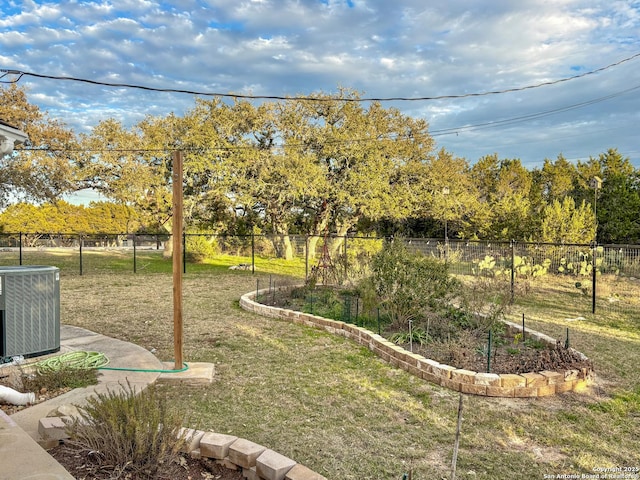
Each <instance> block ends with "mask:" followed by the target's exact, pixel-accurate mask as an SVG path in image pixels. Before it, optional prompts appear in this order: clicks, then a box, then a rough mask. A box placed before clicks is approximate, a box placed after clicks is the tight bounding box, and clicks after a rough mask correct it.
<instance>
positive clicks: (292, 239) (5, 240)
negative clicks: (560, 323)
mask: <svg viewBox="0 0 640 480" xmlns="http://www.w3.org/2000/svg"><path fill="white" fill-rule="evenodd" d="M172 241H173V239H172V236H171V235H169V234H166V233H150V234H127V233H101V234H93V235H79V234H67V233H0V265H34V264H42V263H46V264H53V265H56V266H58V267H59V268H60V269H61V271H62V272H63V273H67V274H80V275H84V274H86V273H89V272H100V271H105V270H107V271H109V270H110V269H112V270H119V271H122V270H123V269H125V270H126V269H129V270H130V271H133V272H135V273H143V272H145V271H149V268H147V266H148V264H149V263H150V262H151V260H150V259H151V258H160V259H161V253H166V252H167V251H168V250H170V249H171V246H172ZM181 241H182V244H183V255H184V258H183V260H184V262H183V263H184V270H185V272H187V271H194V272H196V271H201V270H203V268H200V267H199V266H198V267H196V264H197V259H198V255H197V254H199V253H202V251H203V248H204V247H206V248H204V249H205V250H206V252H205V253H209V254H210V253H212V252H214V253H215V254H217V255H226V256H230V257H237V259H236V260H237V261H238V262H239V263H238V267H240V268H242V269H247V270H251V271H252V272H255V268H256V258H257V257H258V258H286V259H288V260H290V261H292V262H298V264H300V265H303V266H304V275H305V277H309V276H310V275H316V276H318V277H319V279H320V280H326V279H327V276H328V275H332V276H333V277H332V278H342V279H345V278H359V277H362V276H364V275H366V273H367V265H368V260H369V259H371V258H372V257H373V255H375V253H376V252H377V251H379V250H380V249H381V248H382V246H383V240H382V239H379V238H370V237H361V236H310V235H289V236H283V235H245V236H229V235H215V234H209V233H202V234H184V235H183V236H182V239H181ZM404 241H405V242H406V245H407V247H408V248H409V249H410V250H412V251H415V252H421V253H422V254H424V255H428V256H431V257H434V258H438V259H441V260H442V261H445V262H447V264H448V265H449V269H450V272H451V273H453V274H455V275H458V276H460V277H465V276H483V277H491V278H495V277H498V278H502V279H504V280H505V285H507V286H508V287H507V288H509V289H510V293H511V297H512V299H513V296H514V295H515V293H516V292H517V290H518V287H519V286H524V287H526V288H528V289H531V288H549V285H560V286H561V287H562V288H564V289H565V291H566V294H567V295H570V296H575V295H577V296H579V297H580V298H581V301H582V302H583V303H584V305H585V308H584V310H585V312H587V311H589V310H590V311H591V312H592V313H595V311H596V309H597V308H606V309H609V310H611V309H614V310H615V309H617V310H620V311H634V310H635V309H637V308H640V304H639V301H640V283H638V282H639V281H638V280H637V279H638V278H640V245H595V244H549V243H526V242H496V241H461V240H450V239H449V240H446V241H445V240H444V239H442V238H439V239H438V238H406V239H404ZM203 246H204V247H203ZM102 252H107V253H110V254H111V255H104V254H102V255H100V253H102ZM109 262H111V263H112V265H109ZM116 267H117V268H116ZM541 278H544V279H546V280H545V281H540V280H539V279H541Z"/></svg>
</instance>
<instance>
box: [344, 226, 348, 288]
mask: <svg viewBox="0 0 640 480" xmlns="http://www.w3.org/2000/svg"><path fill="white" fill-rule="evenodd" d="M347 278H349V259H348V257H347V236H346V235H345V236H344V279H345V281H346V280H347Z"/></svg>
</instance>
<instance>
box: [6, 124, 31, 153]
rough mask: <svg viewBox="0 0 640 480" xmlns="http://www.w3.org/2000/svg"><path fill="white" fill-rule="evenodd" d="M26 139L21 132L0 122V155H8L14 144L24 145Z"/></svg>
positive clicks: (24, 134)
mask: <svg viewBox="0 0 640 480" xmlns="http://www.w3.org/2000/svg"><path fill="white" fill-rule="evenodd" d="M28 138H29V137H27V134H26V133H24V132H23V131H22V130H19V129H17V128H16V127H12V126H11V125H9V124H8V123H4V122H2V121H0V155H8V154H10V153H11V152H13V147H14V146H15V145H16V144H19V143H25V142H26V141H27V140H28Z"/></svg>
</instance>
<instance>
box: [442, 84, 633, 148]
mask: <svg viewBox="0 0 640 480" xmlns="http://www.w3.org/2000/svg"><path fill="white" fill-rule="evenodd" d="M638 89H640V85H636V86H635V87H631V88H628V89H626V90H622V91H620V92H616V93H612V94H610V95H606V96H604V97H598V98H594V99H592V100H586V101H584V102H580V103H574V104H572V105H567V106H564V107H559V108H554V109H552V110H545V111H542V112H537V113H530V114H527V115H521V116H518V117H511V118H505V119H502V120H495V121H490V122H484V123H476V124H472V125H464V126H461V127H450V128H442V129H437V130H431V131H430V133H431V136H432V137H439V136H443V135H451V134H454V133H455V134H457V133H459V132H463V131H471V130H481V129H486V128H494V127H503V126H506V125H512V124H515V123H521V122H526V121H529V120H535V119H538V118H543V117H547V116H549V115H555V114H558V113H563V112H568V111H570V110H575V109H578V108H582V107H588V106H591V105H594V104H596V103H600V102H604V101H607V100H611V99H612V98H616V97H619V96H621V95H625V94H627V93H629V92H633V91H634V90H638Z"/></svg>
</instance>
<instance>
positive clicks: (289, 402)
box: [61, 257, 640, 480]
mask: <svg viewBox="0 0 640 480" xmlns="http://www.w3.org/2000/svg"><path fill="white" fill-rule="evenodd" d="M154 258H155V257H154ZM154 261H155V262H157V261H158V260H154V259H150V260H149V261H148V264H147V265H148V266H147V267H146V268H147V270H146V271H148V272H152V271H154V272H158V273H149V274H145V275H140V274H137V275H135V274H133V273H130V272H131V271H132V268H131V270H129V268H128V267H127V268H122V269H118V268H112V267H111V268H109V269H104V270H102V271H101V270H100V269H99V268H97V265H98V263H96V268H94V270H93V273H92V274H91V275H83V276H79V275H76V274H65V273H64V271H63V275H62V279H61V291H62V294H61V296H62V306H61V315H62V321H63V322H64V323H68V324H72V325H78V326H81V327H85V328H88V329H91V330H93V331H97V332H100V333H103V334H105V335H109V336H112V337H116V338H121V339H125V340H129V341H131V342H134V343H137V344H139V345H142V346H144V347H146V348H149V349H152V348H154V349H156V350H157V355H158V356H159V357H160V358H161V359H162V360H172V359H173V337H172V335H173V323H172V321H173V320H172V298H171V293H172V283H171V275H169V274H168V273H162V272H166V270H164V268H165V267H162V269H161V268H160V267H159V266H158V264H156V263H154ZM240 262H244V260H242V259H238V258H237V257H232V258H229V259H226V260H225V259H221V260H219V261H217V264H216V265H210V266H203V267H199V271H198V272H196V270H195V268H194V269H191V268H188V272H189V273H187V274H186V275H185V277H184V281H183V282H184V330H185V338H184V357H185V360H186V361H187V362H189V361H204V362H213V363H214V364H215V366H216V378H215V381H214V383H213V384H212V385H211V386H208V387H198V388H184V387H180V388H170V387H167V394H168V395H169V396H170V398H171V400H172V402H173V404H174V405H175V408H178V409H181V410H184V411H185V412H186V413H188V415H189V417H190V418H189V422H188V423H189V424H190V426H195V427H198V428H201V429H207V430H209V429H210V430H213V431H216V432H220V433H228V434H233V435H237V436H240V437H244V438H247V439H250V440H252V441H255V442H258V443H260V444H262V445H265V446H267V447H269V448H272V449H274V450H276V451H278V452H280V453H282V454H284V455H287V456H289V457H291V458H293V459H294V460H296V461H298V462H300V463H303V464H305V465H307V466H309V467H310V468H311V469H313V470H315V471H318V472H319V473H322V474H323V475H325V476H326V477H327V478H329V479H353V480H356V479H357V480H365V479H385V480H387V479H398V480H399V479H401V478H402V477H403V474H405V473H408V472H409V471H412V473H413V477H412V478H413V479H414V480H417V479H434V478H450V464H451V455H452V450H453V443H454V436H455V428H456V419H457V406H458V394H457V393H455V392H451V391H448V390H446V389H443V388H441V387H439V386H435V385H432V384H430V383H427V382H424V381H422V380H420V379H417V378H414V377H412V376H411V375H409V374H407V373H405V372H403V371H401V370H398V369H396V368H393V367H392V366H390V365H387V364H385V363H384V362H382V361H381V360H379V359H378V358H377V357H375V356H373V355H372V354H371V353H370V352H369V351H368V350H367V349H365V348H362V347H360V346H358V345H356V344H354V343H352V342H350V341H348V340H345V339H344V338H341V337H336V336H333V335H331V334H328V333H325V332H322V331H319V330H315V329H311V328H307V327H302V326H298V325H293V324H289V323H286V322H282V321H277V320H273V319H269V318H263V317H259V316H256V315H253V314H250V313H248V312H245V311H243V310H241V309H240V308H239V306H238V299H239V297H240V295H241V294H243V293H246V292H248V291H253V290H254V289H255V288H256V283H257V281H258V282H260V285H264V286H266V285H268V284H269V282H270V281H272V282H277V283H278V284H281V283H285V282H289V283H295V282H296V281H298V280H296V279H293V278H291V277H289V276H288V275H291V274H292V273H295V274H297V275H300V273H301V271H302V273H303V271H304V264H302V268H301V266H300V265H299V264H296V265H288V264H286V262H285V263H280V262H277V261H269V260H266V259H265V260H260V262H261V263H258V264H257V272H258V273H257V274H256V275H252V274H251V273H250V272H243V271H229V270H228V266H229V265H233V264H237V263H240ZM127 265H128V264H127ZM285 275H287V276H285ZM526 298H527V299H528V300H527V302H528V303H527V302H525V303H523V304H521V305H520V306H517V307H515V308H514V309H513V310H512V317H513V318H512V319H513V320H514V321H517V319H519V318H521V314H522V312H525V313H526V316H527V325H529V326H530V327H531V328H535V329H537V330H540V331H542V332H544V333H547V334H550V335H553V336H556V337H561V338H564V335H565V331H566V328H567V327H569V328H570V331H571V343H572V345H573V346H575V347H576V348H577V349H579V350H580V351H582V352H584V353H585V354H586V355H588V356H589V357H590V358H592V359H593V360H594V363H595V369H596V372H597V373H598V378H597V382H596V384H595V385H594V386H593V387H592V388H590V389H589V390H587V391H584V392H581V393H569V394H563V395H559V396H556V397H552V398H541V399H536V400H524V399H492V398H483V397H474V396H465V398H464V415H463V417H464V420H463V423H462V432H461V440H460V451H459V456H458V466H457V471H458V476H457V478H473V479H503V478H504V479H506V478H534V479H535V478H540V479H542V478H545V477H544V475H554V476H555V475H560V474H577V475H581V474H583V473H584V474H589V473H590V474H593V473H594V472H596V470H595V469H598V468H610V467H639V466H640V453H639V452H640V440H639V436H638V432H640V386H639V385H640V330H639V329H638V327H637V324H638V321H637V320H636V319H634V318H625V319H620V320H618V321H614V320H604V321H601V320H599V319H598V317H593V318H591V317H587V318H585V319H584V320H574V318H575V317H576V315H575V314H574V312H573V311H572V308H571V305H570V303H568V302H565V304H566V305H567V308H566V309H564V310H563V308H562V305H563V302H562V300H561V299H556V298H555V297H553V296H551V295H542V296H540V298H538V299H537V300H534V299H531V298H530V297H526ZM547 303H548V305H549V306H550V307H552V308H549V312H548V314H546V313H545V306H546V305H547ZM132 367H135V365H132ZM547 478H549V477H547Z"/></svg>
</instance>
